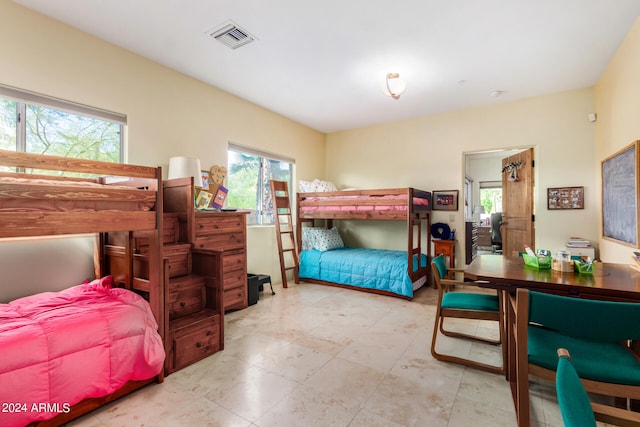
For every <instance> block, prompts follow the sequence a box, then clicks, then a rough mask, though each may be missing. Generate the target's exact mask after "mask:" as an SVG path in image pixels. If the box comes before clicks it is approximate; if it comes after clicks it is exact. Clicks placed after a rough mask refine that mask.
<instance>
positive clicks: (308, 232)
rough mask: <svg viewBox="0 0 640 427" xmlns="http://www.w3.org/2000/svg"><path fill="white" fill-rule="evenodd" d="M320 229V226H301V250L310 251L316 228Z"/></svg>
mask: <svg viewBox="0 0 640 427" xmlns="http://www.w3.org/2000/svg"><path fill="white" fill-rule="evenodd" d="M318 229H322V227H302V249H301V250H303V251H310V250H311V249H313V241H314V239H315V235H316V233H315V232H316V230H318Z"/></svg>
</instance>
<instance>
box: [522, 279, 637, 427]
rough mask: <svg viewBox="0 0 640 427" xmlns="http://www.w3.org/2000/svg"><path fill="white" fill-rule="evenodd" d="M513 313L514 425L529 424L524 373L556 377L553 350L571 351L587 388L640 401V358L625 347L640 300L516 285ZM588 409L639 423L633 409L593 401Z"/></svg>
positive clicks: (634, 329) (634, 336)
mask: <svg viewBox="0 0 640 427" xmlns="http://www.w3.org/2000/svg"><path fill="white" fill-rule="evenodd" d="M515 317H516V318H515V325H514V328H515V337H516V338H515V354H516V361H515V363H516V413H517V416H518V426H520V427H523V426H528V425H529V423H530V419H529V418H530V408H529V375H534V376H536V377H539V378H542V379H545V380H548V381H552V382H554V381H556V368H557V349H558V348H566V349H567V350H568V351H569V352H570V353H571V355H572V360H573V365H574V367H575V369H576V372H577V374H578V376H579V377H580V379H581V382H582V384H583V385H584V388H585V390H586V391H587V392H593V393H598V394H602V395H607V396H613V397H616V398H618V400H620V398H624V399H634V400H637V399H640V358H638V356H637V355H636V354H635V353H634V352H633V351H632V348H631V345H630V343H631V342H632V341H635V340H640V327H639V326H638V325H640V304H638V303H629V302H613V301H597V300H587V299H580V298H572V297H565V296H558V295H551V294H545V293H539V292H533V291H531V292H530V291H528V290H526V289H518V291H517V297H516V307H515ZM592 407H593V410H594V412H595V416H596V419H598V420H601V421H604V422H609V421H611V420H616V422H615V424H616V425H620V424H621V423H620V422H619V420H621V419H622V420H631V421H629V422H630V423H631V424H630V425H634V424H633V423H639V422H640V413H638V412H632V411H627V410H626V409H619V408H615V407H613V406H608V405H603V404H595V403H593V404H592ZM624 424H625V423H622V425H624ZM635 425H640V424H635Z"/></svg>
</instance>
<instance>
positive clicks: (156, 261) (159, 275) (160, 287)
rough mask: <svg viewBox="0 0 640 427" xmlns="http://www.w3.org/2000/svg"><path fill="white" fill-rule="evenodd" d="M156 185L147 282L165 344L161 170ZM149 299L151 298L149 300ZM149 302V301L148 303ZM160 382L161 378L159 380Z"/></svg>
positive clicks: (167, 319) (166, 321) (165, 319)
mask: <svg viewBox="0 0 640 427" xmlns="http://www.w3.org/2000/svg"><path fill="white" fill-rule="evenodd" d="M156 183H157V188H156V191H157V197H156V206H155V209H156V228H155V230H154V231H153V234H154V235H155V236H154V237H155V238H153V239H151V243H150V248H149V249H150V251H149V281H150V285H151V286H152V287H153V286H155V289H156V292H155V294H156V301H155V303H152V304H151V309H152V310H155V309H156V308H157V310H158V311H157V315H156V319H157V321H158V329H159V333H160V336H161V337H162V340H163V342H165V344H166V337H167V336H168V330H169V318H168V316H165V310H164V307H165V303H166V301H167V299H168V292H169V290H168V287H167V286H165V266H164V262H163V260H164V256H163V245H164V242H163V237H162V236H163V235H164V227H163V224H164V220H163V218H164V215H163V213H164V198H163V194H164V191H163V183H162V168H161V167H158V168H156ZM150 299H151V298H150ZM150 302H151V301H150ZM160 379H161V380H162V378H160Z"/></svg>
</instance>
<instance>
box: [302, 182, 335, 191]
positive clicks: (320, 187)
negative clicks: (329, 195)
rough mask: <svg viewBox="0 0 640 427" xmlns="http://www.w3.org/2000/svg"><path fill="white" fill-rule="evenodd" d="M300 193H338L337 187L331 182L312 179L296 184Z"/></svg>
mask: <svg viewBox="0 0 640 427" xmlns="http://www.w3.org/2000/svg"><path fill="white" fill-rule="evenodd" d="M298 186H299V188H300V192H301V193H323V192H326V191H338V187H336V185H335V184H334V183H333V182H331V181H323V180H321V179H314V180H313V181H302V180H300V181H299V182H298Z"/></svg>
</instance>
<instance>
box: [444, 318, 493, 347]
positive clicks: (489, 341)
mask: <svg viewBox="0 0 640 427" xmlns="http://www.w3.org/2000/svg"><path fill="white" fill-rule="evenodd" d="M440 332H442V334H443V335H446V336H448V337H453V338H468V339H472V340H476V341H482V342H484V343H487V344H492V345H499V344H501V343H502V342H503V341H502V334H501V335H500V338H499V339H497V340H493V339H490V338H482V337H478V336H475V335H469V334H465V333H462V332H453V331H447V330H445V329H444V319H442V321H441V322H440Z"/></svg>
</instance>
